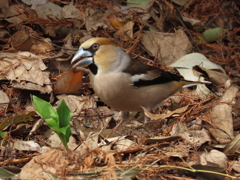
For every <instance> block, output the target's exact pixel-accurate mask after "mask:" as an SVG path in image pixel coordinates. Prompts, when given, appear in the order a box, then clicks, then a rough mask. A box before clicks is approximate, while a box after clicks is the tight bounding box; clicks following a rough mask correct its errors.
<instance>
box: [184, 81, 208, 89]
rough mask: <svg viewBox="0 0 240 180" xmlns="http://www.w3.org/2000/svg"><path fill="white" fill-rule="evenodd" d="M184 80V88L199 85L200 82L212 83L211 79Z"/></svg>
mask: <svg viewBox="0 0 240 180" xmlns="http://www.w3.org/2000/svg"><path fill="white" fill-rule="evenodd" d="M181 82H182V88H188V87H192V86H197V85H199V84H212V83H211V82H210V81H187V80H184V81H181Z"/></svg>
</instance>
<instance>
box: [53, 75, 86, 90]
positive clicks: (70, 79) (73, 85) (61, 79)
mask: <svg viewBox="0 0 240 180" xmlns="http://www.w3.org/2000/svg"><path fill="white" fill-rule="evenodd" d="M82 85H83V81H82V73H81V72H73V71H67V72H64V73H62V74H60V75H59V76H58V77H57V82H56V84H55V86H54V92H55V93H56V94H80V92H81V90H82Z"/></svg>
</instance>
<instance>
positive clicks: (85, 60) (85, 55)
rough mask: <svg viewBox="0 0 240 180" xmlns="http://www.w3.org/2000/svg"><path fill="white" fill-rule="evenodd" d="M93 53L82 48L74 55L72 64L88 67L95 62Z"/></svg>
mask: <svg viewBox="0 0 240 180" xmlns="http://www.w3.org/2000/svg"><path fill="white" fill-rule="evenodd" d="M92 56H93V55H92V53H91V52H89V51H87V50H84V49H83V48H80V49H79V50H78V52H77V53H76V54H75V55H74V56H73V58H72V61H71V64H73V67H77V66H82V67H87V66H88V65H90V64H92V63H93V57H92Z"/></svg>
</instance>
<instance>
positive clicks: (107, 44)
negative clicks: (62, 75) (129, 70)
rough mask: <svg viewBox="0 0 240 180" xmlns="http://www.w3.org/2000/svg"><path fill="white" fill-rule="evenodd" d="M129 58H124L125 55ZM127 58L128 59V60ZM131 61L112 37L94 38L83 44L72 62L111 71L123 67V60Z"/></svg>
mask: <svg viewBox="0 0 240 180" xmlns="http://www.w3.org/2000/svg"><path fill="white" fill-rule="evenodd" d="M125 56H126V57H127V58H125V59H124V58H123V57H125ZM126 59H127V60H126ZM123 60H124V61H129V56H128V55H127V54H126V53H125V52H124V51H123V50H122V49H121V48H120V47H119V46H118V45H117V44H116V43H115V42H113V41H112V40H111V39H108V38H92V39H89V40H87V41H85V42H84V43H82V44H81V46H80V47H79V50H78V52H77V53H76V54H75V55H74V57H73V59H72V61H71V63H72V64H73V68H74V67H77V66H81V67H89V69H90V70H91V71H92V73H94V74H95V73H96V72H93V71H96V69H97V70H101V71H110V70H116V69H119V68H121V66H122V65H121V64H122V61H123Z"/></svg>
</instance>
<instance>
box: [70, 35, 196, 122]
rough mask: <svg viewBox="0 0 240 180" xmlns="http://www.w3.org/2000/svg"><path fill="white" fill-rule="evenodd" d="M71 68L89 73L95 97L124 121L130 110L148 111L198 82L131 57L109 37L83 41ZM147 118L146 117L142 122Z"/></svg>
mask: <svg viewBox="0 0 240 180" xmlns="http://www.w3.org/2000/svg"><path fill="white" fill-rule="evenodd" d="M71 64H72V67H73V68H76V67H79V66H80V67H86V68H88V69H89V70H90V73H89V76H90V83H91V85H92V88H93V90H94V92H95V93H96V95H97V96H98V97H99V98H100V99H101V100H102V101H103V102H104V103H105V104H106V105H108V106H110V107H111V108H112V109H114V110H116V111H122V112H123V113H122V116H123V118H125V119H126V118H127V117H128V112H130V111H142V110H143V109H142V107H144V108H145V109H147V110H148V111H151V110H153V109H155V108H157V107H159V106H160V105H161V102H162V101H163V100H165V99H166V98H168V97H169V96H171V95H173V94H175V93H176V92H177V91H179V90H180V89H182V88H185V87H190V86H195V85H198V84H199V83H201V82H193V81H187V80H184V78H183V77H182V76H181V75H177V74H173V73H170V72H168V71H164V70H161V69H159V68H157V67H153V66H149V65H146V64H144V63H142V62H141V61H139V60H137V59H131V57H130V56H129V55H128V54H127V53H126V52H125V51H124V50H123V49H122V48H121V47H119V46H118V44H117V43H115V41H114V40H112V39H110V38H103V37H96V38H91V39H89V40H87V41H85V42H83V43H82V44H81V45H80V47H79V50H78V51H77V53H76V54H75V55H74V56H73V58H72V61H71ZM146 121H148V118H145V122H146Z"/></svg>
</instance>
